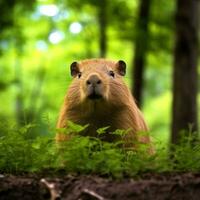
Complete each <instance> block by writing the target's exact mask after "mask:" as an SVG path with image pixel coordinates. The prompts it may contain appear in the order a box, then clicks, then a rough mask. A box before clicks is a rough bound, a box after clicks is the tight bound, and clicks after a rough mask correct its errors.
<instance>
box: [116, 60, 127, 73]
mask: <svg viewBox="0 0 200 200" xmlns="http://www.w3.org/2000/svg"><path fill="white" fill-rule="evenodd" d="M116 69H117V72H118V73H119V74H120V75H121V76H125V74H126V63H125V62H124V61H123V60H119V61H118V62H117V63H116Z"/></svg>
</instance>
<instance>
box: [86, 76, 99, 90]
mask: <svg viewBox="0 0 200 200" xmlns="http://www.w3.org/2000/svg"><path fill="white" fill-rule="evenodd" d="M101 83H102V81H101V79H100V77H99V76H98V75H96V74H93V75H91V76H89V77H88V79H87V81H86V85H88V86H89V85H91V86H93V87H96V86H98V85H100V84H101Z"/></svg>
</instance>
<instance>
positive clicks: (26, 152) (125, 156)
mask: <svg viewBox="0 0 200 200" xmlns="http://www.w3.org/2000/svg"><path fill="white" fill-rule="evenodd" d="M34 127H35V125H33V124H29V125H26V126H24V127H22V128H20V129H15V128H12V129H11V128H9V129H8V128H7V130H6V129H5V130H4V133H3V134H1V136H0V173H15V174H18V173H23V172H35V173H40V172H44V171H46V170H48V171H51V172H53V173H55V174H56V173H57V172H59V171H60V170H62V171H63V173H73V174H98V175H106V176H111V177H117V178H120V177H124V176H135V175H138V174H141V173H145V172H156V173H160V172H169V171H170V172H172V171H178V172H182V171H184V172H185V171H193V172H197V171H199V170H200V141H198V140H195V143H194V142H191V141H192V139H193V136H192V134H189V136H188V137H183V139H182V141H181V144H180V145H177V146H173V147H171V148H173V153H171V154H170V155H169V154H168V151H167V149H166V148H164V147H162V148H160V149H157V150H156V153H155V154H154V155H149V154H148V151H147V148H148V147H146V146H145V145H144V144H137V150H131V151H130V150H129V151H128V150H124V149H123V148H121V147H120V146H121V143H122V142H119V141H118V142H115V143H108V142H103V141H101V140H100V139H98V138H92V137H83V136H80V135H78V133H79V132H80V131H82V130H83V129H84V128H85V127H86V126H85V127H81V126H79V125H75V124H73V123H70V127H69V128H68V129H59V130H57V131H61V132H65V133H66V134H71V132H73V133H74V134H73V137H72V139H71V140H70V141H67V142H62V144H59V145H58V144H55V140H54V136H53V135H51V136H40V137H36V138H32V137H31V136H30V133H31V129H33V128H34ZM105 131H106V127H105V128H101V129H99V130H98V133H99V134H100V135H101V134H105ZM52 132H53V131H52ZM126 132H127V131H122V130H116V131H115V132H114V133H113V134H117V135H120V136H121V137H123V135H124V134H126ZM158 146H159V145H158ZM160 146H162V145H160Z"/></svg>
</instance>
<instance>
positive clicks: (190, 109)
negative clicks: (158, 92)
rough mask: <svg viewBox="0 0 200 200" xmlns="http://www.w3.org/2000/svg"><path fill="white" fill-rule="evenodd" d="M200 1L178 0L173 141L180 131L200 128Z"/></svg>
mask: <svg viewBox="0 0 200 200" xmlns="http://www.w3.org/2000/svg"><path fill="white" fill-rule="evenodd" d="M198 4H199V0H177V8H176V9H177V10H176V20H175V22H176V32H175V36H176V39H175V50H174V72H173V105H172V106H173V112H172V135H171V140H172V143H178V142H179V139H180V131H181V130H183V129H184V130H188V128H189V124H191V125H192V131H196V130H197V76H198V75H197V61H198V14H199V12H198V8H199V5H198Z"/></svg>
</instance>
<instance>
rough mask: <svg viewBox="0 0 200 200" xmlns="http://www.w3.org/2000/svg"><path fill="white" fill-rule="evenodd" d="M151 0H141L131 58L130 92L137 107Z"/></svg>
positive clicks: (140, 103)
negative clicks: (133, 53)
mask: <svg viewBox="0 0 200 200" xmlns="http://www.w3.org/2000/svg"><path fill="white" fill-rule="evenodd" d="M150 5H151V0H141V1H140V7H139V15H138V21H137V22H136V31H137V32H136V37H135V41H134V44H135V55H134V58H133V80H134V82H133V86H132V93H133V95H134V97H135V99H136V102H137V104H138V106H139V107H141V105H142V91H143V86H144V68H145V64H146V54H147V49H148V43H149V42H148V41H149V38H148V35H149V30H148V23H149V15H150Z"/></svg>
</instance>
